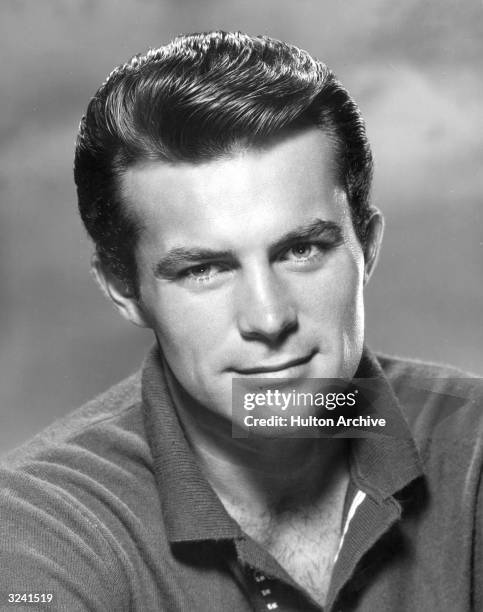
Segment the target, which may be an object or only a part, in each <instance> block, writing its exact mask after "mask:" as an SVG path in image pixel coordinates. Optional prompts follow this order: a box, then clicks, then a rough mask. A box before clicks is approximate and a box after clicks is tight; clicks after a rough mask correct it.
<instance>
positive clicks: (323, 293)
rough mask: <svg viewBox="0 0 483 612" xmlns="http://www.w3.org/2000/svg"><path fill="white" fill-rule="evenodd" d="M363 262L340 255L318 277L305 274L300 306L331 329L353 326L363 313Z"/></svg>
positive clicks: (300, 291)
mask: <svg viewBox="0 0 483 612" xmlns="http://www.w3.org/2000/svg"><path fill="white" fill-rule="evenodd" d="M362 288H363V262H361V261H360V258H355V257H352V256H350V255H347V256H344V257H341V259H340V260H339V261H335V262H334V264H333V265H332V266H330V267H327V268H325V269H323V270H322V271H321V274H320V275H318V278H316V279H314V278H307V279H305V280H304V287H303V289H302V288H299V289H300V290H299V295H300V296H302V300H301V304H300V310H301V312H304V311H305V313H306V314H307V315H308V316H311V317H314V318H316V319H317V320H318V321H320V322H325V323H326V324H327V325H328V326H329V329H332V330H333V331H334V332H336V330H340V328H341V327H346V326H352V325H354V322H355V321H357V320H359V318H360V316H361V313H362V314H363V300H362V295H363V293H362Z"/></svg>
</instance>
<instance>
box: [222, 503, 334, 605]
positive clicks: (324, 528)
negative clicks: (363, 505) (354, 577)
mask: <svg viewBox="0 0 483 612" xmlns="http://www.w3.org/2000/svg"><path fill="white" fill-rule="evenodd" d="M344 493H345V492H344ZM343 500H344V494H343V493H342V491H341V492H340V494H338V495H334V496H332V497H331V500H330V502H327V501H325V502H324V503H323V504H322V503H314V504H312V505H310V506H309V507H305V508H294V507H291V508H285V509H282V510H280V509H279V510H278V511H277V512H276V513H274V512H270V511H265V512H259V513H258V514H256V515H255V514H254V512H253V509H250V508H248V507H243V506H240V505H236V506H234V505H232V504H228V505H227V504H226V503H225V507H226V508H227V511H228V512H229V513H230V514H231V516H232V517H233V518H234V519H235V520H236V521H237V522H238V523H239V525H240V526H241V527H242V529H243V530H244V531H245V533H247V534H248V535H249V536H250V537H251V538H252V539H254V540H255V541H256V542H257V543H258V544H260V545H261V546H263V547H264V548H265V549H266V550H267V551H268V552H269V553H270V554H271V555H272V556H273V557H274V558H275V559H276V560H277V561H278V563H279V564H280V565H281V567H283V569H284V570H285V571H286V572H287V573H288V574H289V576H290V577H291V578H292V579H293V580H294V581H295V582H296V583H297V584H299V585H300V586H301V587H302V588H303V589H305V590H306V591H307V592H308V593H309V595H310V596H311V597H312V598H313V599H314V600H315V601H316V602H317V603H319V604H320V605H324V603H325V600H326V597H327V592H328V589H329V584H330V578H331V575H332V569H333V565H334V558H335V555H336V552H337V549H338V546H339V542H340V537H341V522H342V508H343Z"/></svg>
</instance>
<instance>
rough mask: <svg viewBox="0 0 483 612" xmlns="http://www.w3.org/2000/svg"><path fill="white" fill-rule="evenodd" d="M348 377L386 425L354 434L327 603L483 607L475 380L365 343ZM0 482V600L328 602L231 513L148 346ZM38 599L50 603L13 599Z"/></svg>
mask: <svg viewBox="0 0 483 612" xmlns="http://www.w3.org/2000/svg"><path fill="white" fill-rule="evenodd" d="M356 377H359V378H367V379H369V378H370V379H372V380H374V381H375V385H376V387H375V389H376V391H375V394H374V397H375V399H376V401H375V402H374V405H373V410H374V412H375V413H376V414H377V415H378V416H384V418H386V420H388V422H390V423H391V425H392V429H391V431H392V432H393V433H392V434H391V435H376V436H370V435H365V436H361V437H354V438H351V440H350V473H351V490H352V492H353V500H355V501H356V503H355V504H352V509H351V508H349V506H350V504H349V505H348V514H349V516H348V519H349V520H346V522H345V523H346V529H345V530H344V534H343V540H342V545H341V548H340V550H339V552H338V555H337V560H336V562H335V565H334V568H333V573H332V577H331V583H330V588H329V593H328V597H327V602H326V605H325V607H324V610H326V611H327V612H328V611H339V610H343V611H351V610H361V611H366V612H369V611H370V612H373V611H374V610H383V611H385V610H387V611H391V612H398V611H406V610H411V611H413V610H416V611H419V610H421V611H424V612H426V611H433V610H434V611H438V612H441V611H442V612H444V611H446V610H447V611H448V612H450V611H451V612H455V611H456V612H458V611H461V612H463V611H467V610H480V609H483V589H482V583H481V582H482V577H483V538H482V531H483V493H482V492H481V466H482V460H483V418H482V409H483V386H482V384H481V381H480V380H478V379H476V378H473V379H472V378H463V377H462V375H461V373H458V372H456V371H454V370H450V369H446V368H439V367H435V366H428V365H426V364H421V363H416V362H408V361H402V360H398V359H390V358H385V357H380V358H376V357H375V356H373V355H372V354H371V353H370V352H369V351H368V350H365V351H364V354H363V357H362V360H361V364H360V366H359V370H358V372H357V374H356ZM394 432H396V433H394ZM0 486H1V489H0V610H4V609H5V610H10V609H12V610H14V609H15V610H37V609H38V610H59V611H60V610H65V611H68V612H71V611H76V610H82V611H84V610H86V611H87V610H94V611H99V612H101V611H102V612H106V611H111V610H112V611H116V612H119V611H124V610H126V611H131V610H132V611H136V612H151V611H153V612H155V611H158V610H163V611H167V612H182V611H183V612H185V611H194V612H196V611H199V612H212V611H218V610H220V611H223V612H224V611H228V610H229V611H233V612H245V611H249V610H257V611H258V610H260V611H261V610H264V611H265V610H280V611H307V612H310V611H312V610H319V611H320V610H321V608H320V606H318V605H317V604H316V603H315V602H314V601H313V600H312V599H311V598H310V596H309V594H308V593H306V592H305V591H304V590H303V589H302V588H301V587H300V585H298V584H297V583H296V582H295V581H294V580H293V579H292V578H291V576H289V575H288V574H287V572H286V571H285V570H284V569H283V568H282V567H281V566H280V565H279V564H278V563H277V561H276V560H275V559H274V558H273V557H272V556H271V555H270V554H269V553H268V552H267V551H266V550H264V549H263V548H262V547H261V546H259V545H258V544H257V543H256V542H255V541H253V540H252V539H251V538H250V537H249V536H248V535H247V534H245V533H244V532H243V530H242V529H241V527H240V526H239V525H238V524H237V523H236V522H235V521H234V520H233V519H232V518H231V517H230V515H229V514H228V513H227V512H226V510H225V508H224V506H223V504H222V503H221V501H220V500H219V498H218V497H217V495H216V493H215V492H214V490H213V489H212V487H211V486H210V484H209V483H208V481H207V479H206V478H205V476H204V474H203V473H202V471H201V469H200V466H199V465H198V463H197V461H196V459H195V456H194V454H193V453H192V451H191V449H190V447H189V444H188V442H187V440H186V438H185V436H184V433H183V430H182V427H181V425H180V422H179V420H178V418H177V415H176V411H175V409H174V405H173V402H172V399H171V397H170V394H169V391H168V388H167V385H166V380H165V376H164V372H163V367H162V360H161V358H160V356H159V354H158V352H157V350H156V349H153V350H152V351H151V353H150V355H149V356H148V357H147V359H146V361H145V364H144V367H143V370H142V373H141V374H136V375H134V376H132V377H130V378H129V379H126V380H125V381H123V382H122V383H120V384H118V385H116V386H115V387H113V388H112V389H111V390H109V391H108V392H106V393H105V394H103V395H102V396H100V397H98V398H96V399H95V400H94V401H92V402H90V403H89V404H87V405H86V406H84V407H83V408H81V409H79V410H77V411H75V412H73V413H72V414H70V415H68V416H67V417H65V418H63V419H61V420H60V421H58V422H57V423H55V424H54V425H52V426H51V427H50V428H48V429H47V430H45V431H43V432H42V433H40V434H39V435H37V436H36V437H35V438H34V439H33V440H32V441H30V442H29V443H27V444H25V445H23V446H22V447H20V448H19V449H17V450H16V451H14V452H13V453H10V454H9V455H7V456H6V457H5V458H4V459H3V460H2V463H1V467H0ZM353 500H349V501H353ZM35 594H51V595H52V598H51V601H50V602H46V601H45V602H44V601H40V602H39V601H38V599H35V601H34V600H32V598H30V600H29V599H28V598H23V599H22V598H21V597H18V598H17V600H18V602H17V603H10V602H9V600H10V599H12V595H13V596H16V595H19V596H23V595H27V597H28V596H29V595H35ZM13 599H15V597H14V598H13Z"/></svg>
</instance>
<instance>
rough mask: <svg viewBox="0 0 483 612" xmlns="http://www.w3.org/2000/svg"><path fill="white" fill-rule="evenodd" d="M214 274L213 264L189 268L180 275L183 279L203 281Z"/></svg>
mask: <svg viewBox="0 0 483 612" xmlns="http://www.w3.org/2000/svg"><path fill="white" fill-rule="evenodd" d="M214 272H215V266H214V265H213V264H200V265H199V266H191V268H187V269H186V270H183V272H182V273H181V275H182V276H183V277H185V278H191V279H194V280H203V279H204V278H208V277H210V276H212V275H213V273H214Z"/></svg>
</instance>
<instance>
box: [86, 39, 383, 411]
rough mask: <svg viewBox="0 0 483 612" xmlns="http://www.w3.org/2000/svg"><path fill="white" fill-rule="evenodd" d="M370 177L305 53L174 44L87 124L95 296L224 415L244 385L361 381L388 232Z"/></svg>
mask: <svg viewBox="0 0 483 612" xmlns="http://www.w3.org/2000/svg"><path fill="white" fill-rule="evenodd" d="M371 166H372V163H371V154H370V149H369V146H368V143H367V140H366V137H365V132H364V126H363V123H362V120H361V118H360V115H359V112H358V110H357V107H356V106H355V104H354V102H353V101H352V100H351V98H350V97H349V95H348V94H347V92H346V91H345V90H344V89H343V88H342V87H341V86H340V84H339V83H338V82H337V81H336V80H335V78H334V76H333V75H332V74H331V73H330V72H329V71H328V69H327V68H326V67H325V66H324V65H323V64H320V63H317V62H315V61H314V60H312V59H311V58H310V56H308V55H307V54H306V53H305V52H302V51H300V50H298V49H296V48H293V47H289V46H287V45H285V44H283V43H279V42H277V41H272V40H269V39H262V38H251V37H248V36H245V35H242V34H223V33H215V34H208V35H195V36H191V37H182V38H180V39H177V40H176V41H174V42H173V43H172V44H171V45H168V46H167V47H163V48H161V49H159V50H157V51H152V52H150V53H148V54H147V55H146V56H143V57H138V58H137V59H134V60H132V61H131V62H130V63H129V64H127V65H125V66H123V67H121V68H119V69H117V70H115V71H114V72H113V73H112V74H111V76H110V77H109V79H108V80H107V82H106V83H105V84H104V85H103V87H102V88H101V90H100V91H99V93H98V94H97V96H96V97H95V98H94V99H93V100H92V101H91V103H90V106H89V110H88V113H87V116H86V118H85V119H84V120H83V123H82V126H81V133H80V137H79V142H78V147H77V154H76V181H77V185H78V193H79V205H80V208H81V213H82V216H83V219H84V222H85V223H86V226H87V228H88V230H89V232H90V234H91V236H92V237H93V239H94V241H95V242H96V247H97V253H98V255H97V258H96V260H95V269H96V273H97V278H98V280H99V281H100V283H101V285H102V286H103V288H104V289H105V290H106V292H107V293H108V294H109V295H110V297H111V298H112V299H113V301H114V303H115V304H116V306H117V308H118V309H119V311H120V312H121V313H122V314H123V316H125V317H126V318H127V319H129V320H130V321H132V322H134V323H136V324H138V325H143V326H147V327H150V328H152V329H153V330H154V332H155V334H156V337H157V340H158V343H159V345H160V347H161V349H162V352H163V354H164V357H165V359H166V362H167V364H168V366H169V368H170V370H171V371H172V373H173V374H174V376H175V378H176V380H177V381H178V382H179V383H180V384H181V387H182V388H183V389H184V390H185V391H186V392H187V393H188V394H189V395H190V396H191V397H192V398H194V399H195V400H197V403H198V404H200V405H202V406H205V407H207V408H209V410H210V411H211V413H212V414H216V415H220V414H222V415H225V416H226V415H227V410H228V407H229V406H230V405H231V381H232V378H233V377H234V376H238V377H246V378H250V377H262V378H263V377H269V378H270V377H281V378H285V379H286V380H287V384H289V383H288V381H289V379H292V378H295V379H297V378H299V379H302V378H307V379H317V378H324V377H325V378H337V377H344V378H350V377H352V376H353V375H354V373H355V371H356V369H357V366H358V364H359V360H360V356H361V352H362V343H363V336H364V308H363V286H364V283H365V281H366V279H367V278H368V276H369V275H370V273H371V271H372V268H373V265H374V262H375V259H376V255H377V251H378V246H379V242H380V237H381V227H382V225H381V220H380V216H379V214H378V213H377V211H374V209H371V208H370V205H369V201H368V193H369V187H370V178H371Z"/></svg>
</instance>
